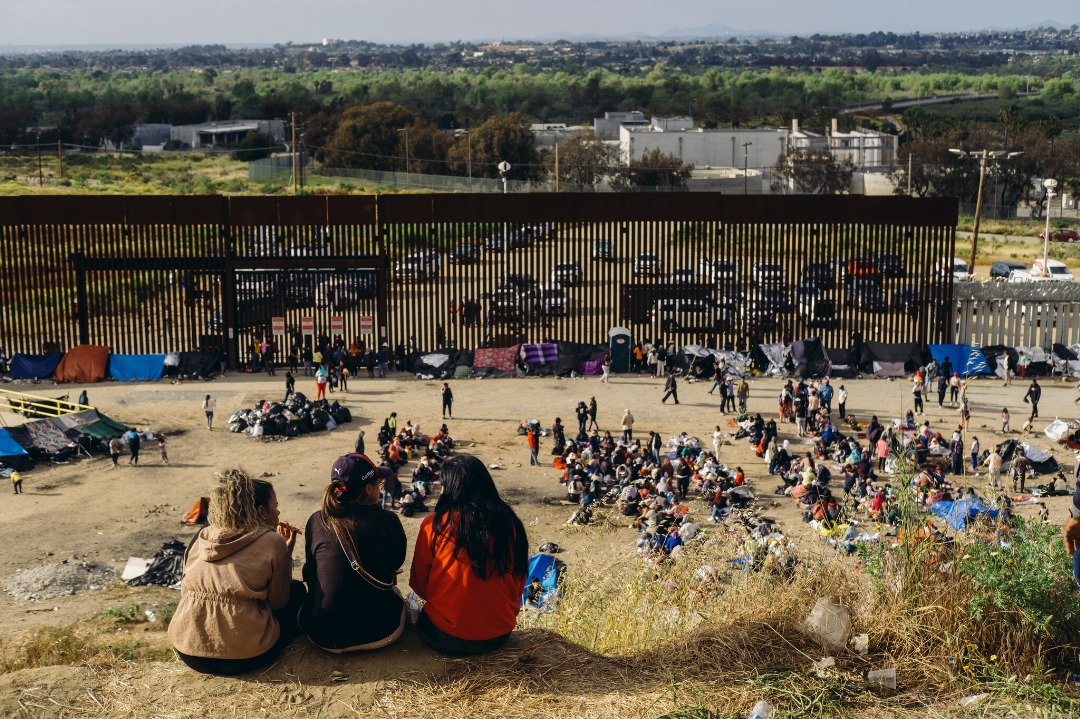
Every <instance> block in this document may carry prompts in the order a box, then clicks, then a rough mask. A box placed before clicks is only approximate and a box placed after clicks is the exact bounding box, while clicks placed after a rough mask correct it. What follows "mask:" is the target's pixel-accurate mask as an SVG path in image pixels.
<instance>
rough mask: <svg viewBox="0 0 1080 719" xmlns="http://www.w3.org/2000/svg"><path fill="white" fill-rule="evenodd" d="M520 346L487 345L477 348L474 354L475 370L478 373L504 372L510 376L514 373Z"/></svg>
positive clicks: (503, 373)
mask: <svg viewBox="0 0 1080 719" xmlns="http://www.w3.org/2000/svg"><path fill="white" fill-rule="evenodd" d="M517 354H518V346H517V345H514V346H513V347H486V348H480V349H477V350H476V351H475V353H474V355H473V372H475V373H477V374H502V375H504V376H509V375H512V374H513V373H514V362H515V361H516V359H517Z"/></svg>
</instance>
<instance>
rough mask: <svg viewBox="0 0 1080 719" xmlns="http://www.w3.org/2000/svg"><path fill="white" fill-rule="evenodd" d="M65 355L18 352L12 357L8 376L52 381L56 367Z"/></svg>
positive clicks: (58, 353)
mask: <svg viewBox="0 0 1080 719" xmlns="http://www.w3.org/2000/svg"><path fill="white" fill-rule="evenodd" d="M63 357H64V355H63V353H61V352H50V353H48V354H43V355H28V354H23V353H21V352H16V353H15V354H13V355H12V356H11V366H10V367H8V376H9V377H11V379H50V378H51V377H52V376H53V372H55V371H56V365H58V364H60V360H61V359H63Z"/></svg>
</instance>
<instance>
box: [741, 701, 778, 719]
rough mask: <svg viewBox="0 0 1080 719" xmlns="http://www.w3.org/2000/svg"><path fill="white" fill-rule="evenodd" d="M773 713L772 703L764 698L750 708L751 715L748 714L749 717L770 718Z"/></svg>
mask: <svg viewBox="0 0 1080 719" xmlns="http://www.w3.org/2000/svg"><path fill="white" fill-rule="evenodd" d="M772 713H773V708H772V704H770V703H769V702H767V701H765V700H764V699H762V700H761V701H759V702H758V703H757V704H755V705H754V708H753V709H751V710H750V716H748V717H747V719H769V717H771V716H772Z"/></svg>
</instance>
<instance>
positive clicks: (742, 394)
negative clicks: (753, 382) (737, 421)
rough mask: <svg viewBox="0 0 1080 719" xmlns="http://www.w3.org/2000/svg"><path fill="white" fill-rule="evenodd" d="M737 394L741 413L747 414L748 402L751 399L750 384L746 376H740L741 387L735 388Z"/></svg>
mask: <svg viewBox="0 0 1080 719" xmlns="http://www.w3.org/2000/svg"><path fill="white" fill-rule="evenodd" d="M735 396H736V397H738V398H739V414H746V403H747V401H748V400H749V399H750V385H749V384H748V383H747V381H746V378H745V377H740V378H739V387H738V388H737V389H736V390H735Z"/></svg>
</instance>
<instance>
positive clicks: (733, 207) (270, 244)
mask: <svg viewBox="0 0 1080 719" xmlns="http://www.w3.org/2000/svg"><path fill="white" fill-rule="evenodd" d="M956 219H957V206H956V203H955V202H954V201H952V200H947V199H921V198H907V197H865V196H836V197H831V196H830V197H818V196H750V197H743V196H738V197H736V196H722V195H718V194H708V193H667V194H636V193H627V194H604V195H582V194H576V193H575V194H529V195H490V194H481V195H469V194H445V195H385V196H378V197H374V196H302V197H188V196H176V197H117V196H104V197H97V196H95V197H88V196H48V197H12V198H0V241H3V243H4V247H5V249H6V252H4V253H2V254H0V346H3V347H5V349H6V350H7V351H8V353H9V354H10V353H12V352H16V351H18V352H29V353H36V352H41V351H45V350H53V349H55V350H65V349H67V348H69V347H71V346H73V345H75V344H79V343H84V344H85V343H90V344H102V345H108V346H109V347H111V348H112V350H113V351H115V352H121V353H150V352H158V353H160V352H170V351H178V350H188V349H196V348H200V347H203V348H207V347H214V346H222V345H224V346H225V347H227V349H228V352H229V357H230V360H231V362H232V363H233V364H234V365H235V363H236V362H237V360H242V359H243V358H245V357H246V352H245V351H244V350H245V348H246V347H247V346H249V344H250V342H251V340H253V339H256V338H259V337H262V336H263V335H264V334H266V333H268V332H270V326H269V322H270V318H271V317H285V318H286V327H287V331H286V342H287V343H288V344H290V345H292V344H295V343H297V342H309V341H310V340H309V339H307V338H306V337H305V336H304V335H303V334H302V333H301V331H300V327H301V322H302V320H304V319H305V318H311V319H312V321H313V324H314V328H313V332H314V334H316V335H329V334H330V333H331V324H330V322H331V317H340V318H341V319H340V321H341V323H342V325H343V327H342V332H341V334H342V335H343V337H344V338H346V339H347V340H352V339H354V338H359V339H363V340H364V341H365V342H368V343H371V342H372V341H378V342H386V343H388V344H389V345H390V346H391V347H393V346H394V345H395V344H397V343H405V342H407V341H408V340H409V339H410V338H412V339H413V341H414V342H415V345H416V346H417V348H419V349H421V350H427V349H433V348H435V347H436V345H437V338H439V337H442V338H444V339H445V342H446V344H448V345H451V346H456V347H459V348H470V347H478V346H484V345H503V346H505V345H509V344H513V343H515V342H517V341H533V342H537V341H545V340H558V341H571V342H583V343H590V344H596V343H602V342H604V341H605V338H606V336H607V331H608V329H609V328H610V327H612V326H616V325H624V326H626V327H628V328H629V329H630V330H631V332H632V334H633V335H634V337H635V338H637V339H646V338H649V339H656V338H658V337H661V336H662V337H665V338H671V339H673V340H674V341H675V342H677V343H689V342H696V341H701V340H704V341H705V342H706V343H708V344H713V345H715V346H727V347H732V348H737V349H744V348H747V347H748V346H749V345H751V344H753V343H756V342H762V341H790V340H792V339H799V338H805V337H821V338H822V339H823V340H824V342H825V344H826V346H836V347H847V346H849V344H850V339H851V336H852V334H853V333H856V332H858V333H860V334H861V335H862V336H863V338H864V339H866V340H876V341H881V342H912V341H915V342H920V343H936V342H949V341H952V335H953V333H954V331H955V320H954V314H953V309H952V308H953V307H954V302H953V300H952V297H953V295H952V292H953V287H952V277H951V274H944V275H943V274H942V273H941V272H940V271H939V270H938V268H939V260H940V258H942V257H945V258H949V259H951V258H952V257H953V254H954V245H955V226H956ZM575 266H576V267H578V268H580V282H577V281H572V282H570V285H569V286H566V287H561V286H557V285H558V284H559V283H560V282H561V281H563V280H567V279H572V278H573V277H574V275H576V274H578V273H577V271H576V270H575V269H574V268H575ZM950 266H951V265H950ZM367 318H371V328H372V334H371V335H368V336H362V335H361V326H362V323H363V324H364V326H366V322H365V320H366V319H367Z"/></svg>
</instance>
